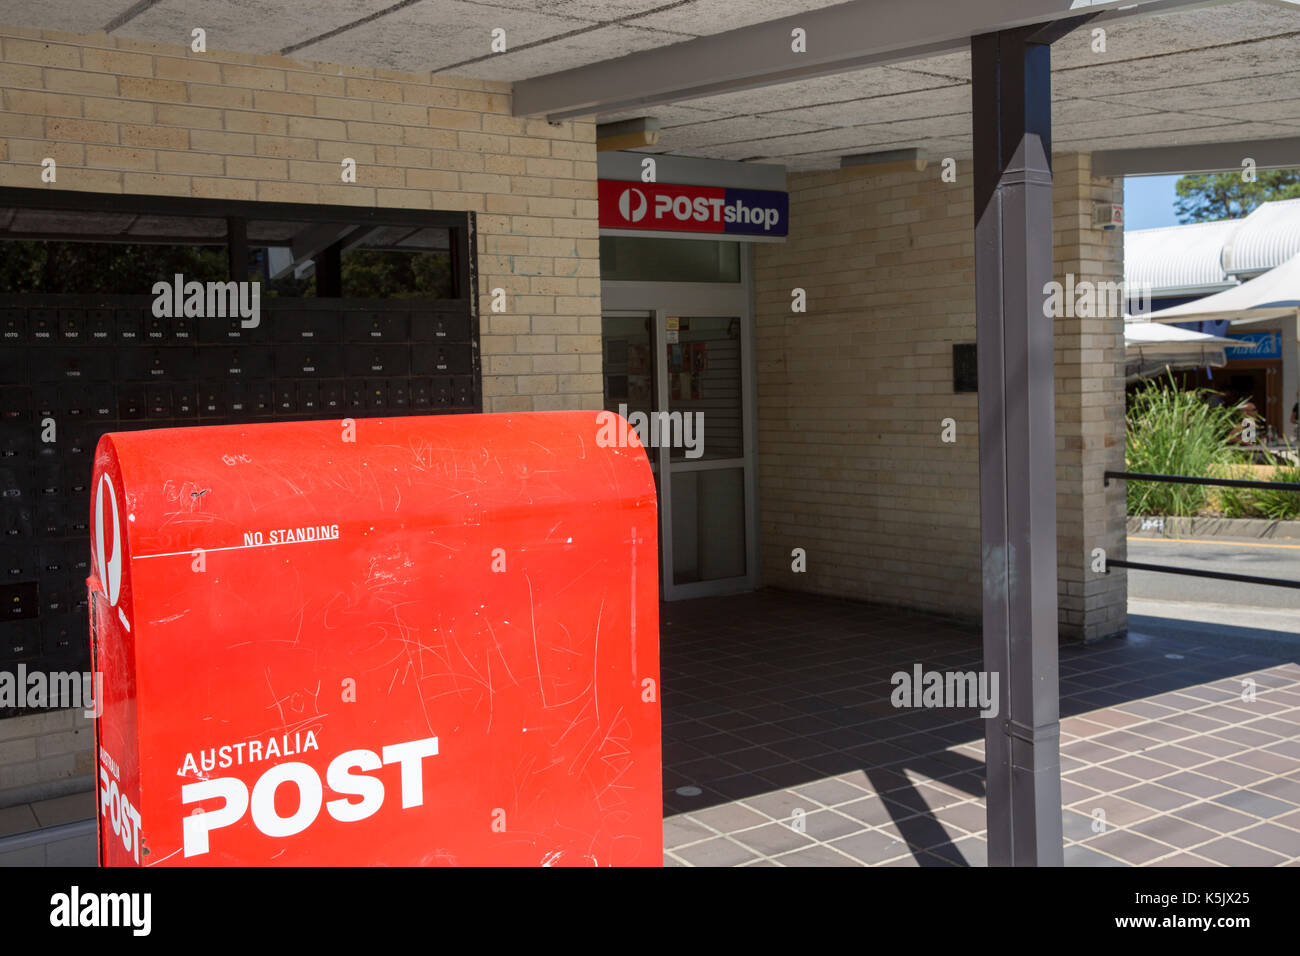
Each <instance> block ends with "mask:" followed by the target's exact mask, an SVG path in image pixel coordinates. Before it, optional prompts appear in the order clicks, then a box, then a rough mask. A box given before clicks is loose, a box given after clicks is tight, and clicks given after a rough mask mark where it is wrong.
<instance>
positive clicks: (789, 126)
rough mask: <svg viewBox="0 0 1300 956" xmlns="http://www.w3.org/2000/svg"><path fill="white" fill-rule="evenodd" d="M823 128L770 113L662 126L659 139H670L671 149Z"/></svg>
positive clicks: (752, 139) (668, 141)
mask: <svg viewBox="0 0 1300 956" xmlns="http://www.w3.org/2000/svg"><path fill="white" fill-rule="evenodd" d="M825 128H826V127H825V126H818V125H817V124H815V123H803V122H799V121H798V120H790V119H776V118H773V117H770V116H733V117H730V118H728V119H723V120H711V121H709V122H704V123H692V124H691V125H689V126H677V127H673V128H671V129H668V128H665V129H664V130H663V131H662V132H661V133H660V141H661V142H667V143H669V144H670V145H671V146H672V147H673V148H674V149H676V148H690V147H697V146H714V145H722V144H726V143H744V142H753V141H754V140H763V139H768V138H770V137H773V136H788V135H797V134H800V133H810V132H814V131H816V130H822V129H825Z"/></svg>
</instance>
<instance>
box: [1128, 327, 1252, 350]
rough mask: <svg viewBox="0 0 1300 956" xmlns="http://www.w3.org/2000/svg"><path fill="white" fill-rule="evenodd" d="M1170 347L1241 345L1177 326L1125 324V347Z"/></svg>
mask: <svg viewBox="0 0 1300 956" xmlns="http://www.w3.org/2000/svg"><path fill="white" fill-rule="evenodd" d="M1156 344H1159V345H1168V346H1179V345H1185V346H1192V347H1196V348H1200V347H1202V346H1206V345H1239V344H1241V343H1239V342H1237V341H1236V340H1235V339H1228V338H1224V337H1223V336H1221V335H1210V334H1209V333H1208V332H1193V331H1192V330H1191V329H1180V328H1179V327H1178V326H1176V325H1165V324H1162V323H1159V322H1140V321H1139V322H1125V323H1124V347H1125V348H1128V347H1129V346H1131V345H1156Z"/></svg>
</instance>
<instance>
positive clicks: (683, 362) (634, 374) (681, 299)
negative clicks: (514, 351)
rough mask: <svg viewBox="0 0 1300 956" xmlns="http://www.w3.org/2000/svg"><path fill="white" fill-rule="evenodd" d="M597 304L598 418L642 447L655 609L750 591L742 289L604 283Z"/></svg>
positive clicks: (753, 547)
mask: <svg viewBox="0 0 1300 956" xmlns="http://www.w3.org/2000/svg"><path fill="white" fill-rule="evenodd" d="M602 295H603V301H604V306H605V309H604V316H603V319H602V333H603V338H604V361H605V368H604V385H605V387H604V392H605V395H604V401H605V408H606V409H608V410H610V411H615V412H620V413H621V414H624V415H627V416H628V417H629V421H630V422H631V423H632V424H633V425H634V426H637V427H638V430H639V431H640V433H641V435H642V438H643V440H644V441H645V444H646V446H647V448H646V450H647V454H648V455H649V457H650V462H651V467H652V468H653V470H654V473H655V484H656V487H657V489H658V492H659V518H660V521H659V524H660V535H659V548H660V556H661V562H662V564H661V577H660V583H661V588H662V592H663V596H664V598H665V599H666V600H678V599H682V598H690V597H704V596H706V595H712V594H724V593H728V592H735V591H744V590H751V589H753V588H754V587H756V586H757V583H758V582H757V555H758V542H757V535H756V527H755V523H756V516H757V508H756V507H755V500H754V490H755V489H754V485H755V473H754V468H753V461H754V452H755V449H754V424H753V408H754V401H753V386H754V383H753V369H752V358H751V349H752V329H751V322H750V315H749V306H748V302H747V301H746V298H747V297H746V296H745V295H744V289H743V287H739V286H737V287H722V288H719V287H718V286H714V285H711V284H710V285H704V284H696V283H650V282H645V283H643V282H607V283H603V284H602ZM622 306H626V308H620V307H622Z"/></svg>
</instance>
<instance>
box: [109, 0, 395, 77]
mask: <svg viewBox="0 0 1300 956" xmlns="http://www.w3.org/2000/svg"><path fill="white" fill-rule="evenodd" d="M390 6H392V0H314V2H313V3H312V4H311V6H310V7H306V6H305V5H304V6H302V7H298V8H294V7H291V6H289V5H287V4H281V3H268V2H267V0H203V2H202V3H196V2H194V0H161V2H160V3H157V4H155V5H154V6H152V7H149V8H148V9H146V10H144V11H143V12H141V13H139V14H137V15H136V16H135V17H133V18H132V19H130V20H128V21H127V22H126V23H124V24H122V26H120V27H118V28H117V29H116V30H114V31H113V36H120V37H128V38H130V39H132V40H150V41H152V42H154V43H175V44H179V45H181V46H189V45H190V38H191V31H192V30H193V29H194V28H195V27H202V28H203V29H204V30H205V31H206V32H207V44H208V49H209V50H232V51H235V52H238V53H278V52H279V51H280V50H283V49H284V48H285V47H287V46H291V45H292V44H295V43H299V42H301V41H303V40H307V39H310V38H311V37H314V36H320V35H321V34H322V33H326V32H328V31H330V30H334V29H337V28H338V27H341V26H344V25H345V24H348V23H353V22H355V21H356V20H359V19H361V18H362V17H365V16H369V15H370V14H372V13H376V12H378V11H380V10H383V9H384V8H385V7H390ZM100 27H101V28H102V27H103V24H102V23H101V24H100ZM377 52H378V51H377V50H373V49H367V50H362V49H358V50H356V51H355V52H354V56H353V58H352V59H350V60H347V61H345V62H348V63H365V64H366V65H375V64H370V63H369V62H368V60H369V59H370V58H371V56H372V55H373V54H374V53H377ZM357 56H362V57H363V59H357V58H356V57H357ZM312 58H315V59H322V60H327V59H329V58H328V57H315V56H313V57H312Z"/></svg>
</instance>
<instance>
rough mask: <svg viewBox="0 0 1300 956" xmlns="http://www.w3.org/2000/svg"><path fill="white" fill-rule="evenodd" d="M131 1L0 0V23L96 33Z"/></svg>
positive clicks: (129, 5) (131, 3) (131, 0)
mask: <svg viewBox="0 0 1300 956" xmlns="http://www.w3.org/2000/svg"><path fill="white" fill-rule="evenodd" d="M134 4H135V0H45V2H43V3H32V2H31V0H0V23H3V24H5V25H6V26H15V27H30V28H32V29H37V30H61V31H63V32H65V33H99V32H100V31H102V30H103V29H104V27H105V26H106V25H107V24H108V22H109V21H110V20H112V19H113V18H114V17H116V16H118V15H119V14H122V13H125V12H126V11H127V10H130V9H131V7H132V6H134Z"/></svg>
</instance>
